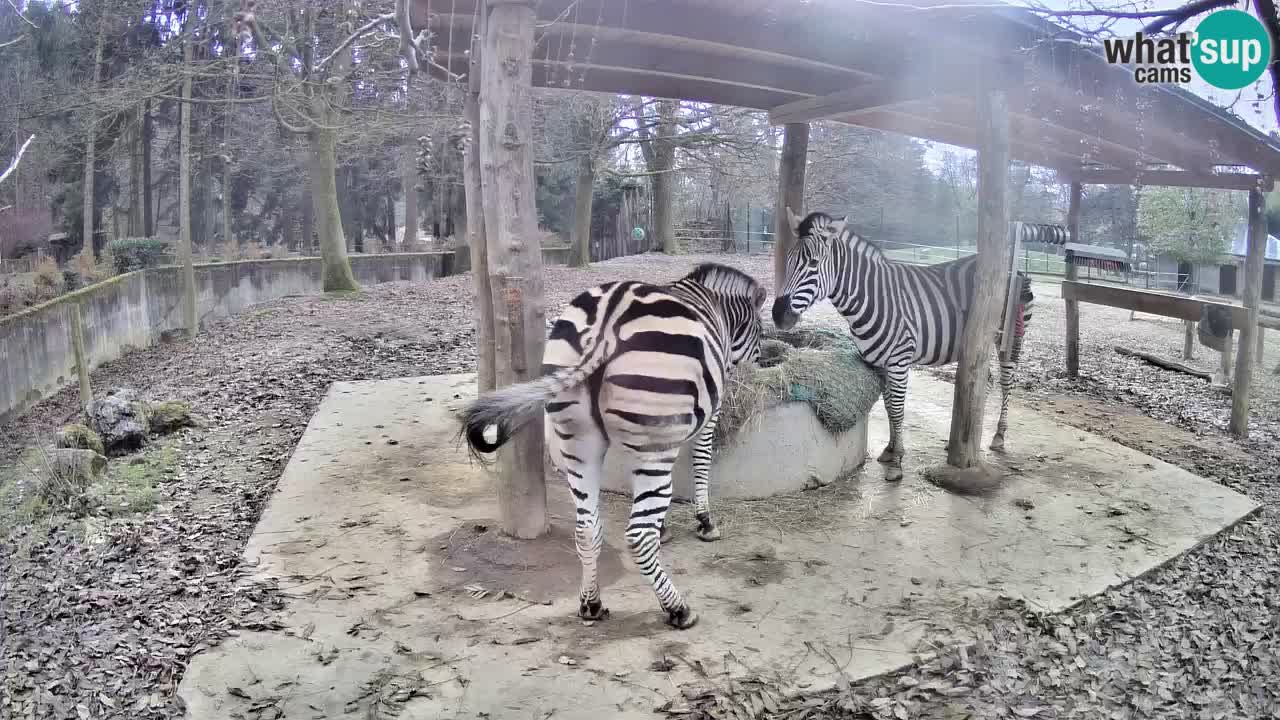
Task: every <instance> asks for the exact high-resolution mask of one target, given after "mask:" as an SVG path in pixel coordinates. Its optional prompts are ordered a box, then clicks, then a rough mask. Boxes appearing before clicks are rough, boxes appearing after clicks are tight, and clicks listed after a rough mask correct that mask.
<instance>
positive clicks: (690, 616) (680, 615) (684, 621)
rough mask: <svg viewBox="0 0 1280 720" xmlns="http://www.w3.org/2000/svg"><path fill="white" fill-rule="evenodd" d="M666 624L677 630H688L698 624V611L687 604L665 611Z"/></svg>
mask: <svg viewBox="0 0 1280 720" xmlns="http://www.w3.org/2000/svg"><path fill="white" fill-rule="evenodd" d="M667 624H668V625H670V626H671V627H673V628H675V629H677V630H688V629H689V628H691V627H693V626H694V625H697V624H698V613H696V612H694V611H693V610H690V609H689V607H688V606H685V607H682V608H680V609H679V610H672V611H671V612H668V613H667Z"/></svg>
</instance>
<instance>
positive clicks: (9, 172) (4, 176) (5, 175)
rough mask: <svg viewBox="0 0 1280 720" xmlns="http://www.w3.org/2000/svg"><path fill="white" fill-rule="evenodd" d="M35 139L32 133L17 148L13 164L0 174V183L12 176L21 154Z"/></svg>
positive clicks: (20, 160)
mask: <svg viewBox="0 0 1280 720" xmlns="http://www.w3.org/2000/svg"><path fill="white" fill-rule="evenodd" d="M35 139H36V136H35V134H34V133H33V134H32V135H31V137H29V138H27V141H26V142H24V143H22V147H20V148H18V154H17V155H15V156H14V158H13V162H11V163H9V167H7V168H5V169H4V172H3V173H0V183H2V182H4V181H5V180H7V179H8V178H9V176H10V175H12V174H13V171H14V170H17V169H18V163H20V162H22V154H23V153H25V152H26V151H27V146H28V145H30V144H31V141H32V140H35Z"/></svg>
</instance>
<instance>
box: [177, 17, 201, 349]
mask: <svg viewBox="0 0 1280 720" xmlns="http://www.w3.org/2000/svg"><path fill="white" fill-rule="evenodd" d="M191 42H192V40H191V38H189V37H188V38H184V39H183V42H182V59H183V65H182V123H181V125H180V126H179V129H178V138H179V142H180V147H181V149H180V151H179V153H178V260H179V262H180V263H181V264H182V325H183V327H184V328H186V330H187V335H188V336H190V337H194V336H195V334H196V333H197V332H198V331H199V330H200V319H199V317H197V314H196V270H195V265H194V264H193V261H192V258H191V254H192V252H191V111H192V109H193V108H194V107H195V106H194V105H192V104H191V73H192V67H191Z"/></svg>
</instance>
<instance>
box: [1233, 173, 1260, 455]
mask: <svg viewBox="0 0 1280 720" xmlns="http://www.w3.org/2000/svg"><path fill="white" fill-rule="evenodd" d="M1265 209H1266V200H1265V198H1264V197H1263V196H1262V191H1261V190H1258V189H1256V188H1255V189H1253V190H1250V191H1249V242H1248V249H1247V250H1246V251H1245V261H1244V293H1242V295H1243V301H1244V306H1245V308H1246V309H1247V310H1248V313H1249V318H1248V320H1246V321H1245V323H1244V327H1242V328H1240V351H1239V352H1237V353H1236V378H1235V388H1234V389H1233V390H1232V391H1231V422H1230V423H1229V424H1228V428H1229V429H1230V430H1231V434H1232V435H1235V436H1236V437H1241V438H1242V437H1246V436H1248V435H1249V384H1250V382H1252V380H1253V360H1254V355H1255V353H1254V352H1250V351H1251V350H1254V346H1255V344H1257V340H1256V338H1258V337H1259V335H1258V333H1259V332H1260V330H1261V328H1259V327H1258V306H1259V305H1260V304H1261V302H1262V264H1263V259H1264V253H1265V250H1266V247H1267V219H1266V215H1265V213H1264V211H1265ZM1258 349H1259V350H1260V349H1261V345H1258Z"/></svg>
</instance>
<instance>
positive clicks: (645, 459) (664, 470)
mask: <svg viewBox="0 0 1280 720" xmlns="http://www.w3.org/2000/svg"><path fill="white" fill-rule="evenodd" d="M678 450H679V447H678V446H677V447H674V448H671V449H670V450H668V451H665V452H660V453H659V454H657V455H650V454H649V453H636V455H635V461H634V463H633V470H632V477H633V481H632V482H633V485H634V487H633V497H634V499H633V501H632V504H631V519H630V521H629V522H628V524H627V545H628V547H630V548H631V556H632V557H633V558H634V559H635V561H636V566H637V567H638V568H640V574H641V575H643V576H644V578H645V579H646V580H648V581H649V584H650V585H651V586H652V587H653V592H654V594H655V595H657V596H658V604H659V605H661V606H662V609H663V610H664V611H665V612H666V613H667V624H668V625H670V626H672V627H674V628H677V629H680V630H684V629H686V628H690V627H693V625H694V624H695V623H696V622H698V615H697V613H695V612H694V611H693V610H691V609H690V608H689V605H688V604H687V603H686V602H685V599H684V596H683V595H681V594H680V591H679V590H677V589H676V586H675V583H674V582H672V580H671V577H670V576H669V575H667V572H666V570H664V569H663V567H662V562H661V560H660V559H659V557H658V556H659V551H660V550H661V548H662V540H661V538H660V534H661V528H662V526H663V523H664V522H665V521H666V516H667V510H668V509H669V508H670V507H671V468H672V467H673V466H674V465H675V460H676V456H677V455H676V453H677V452H678Z"/></svg>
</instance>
